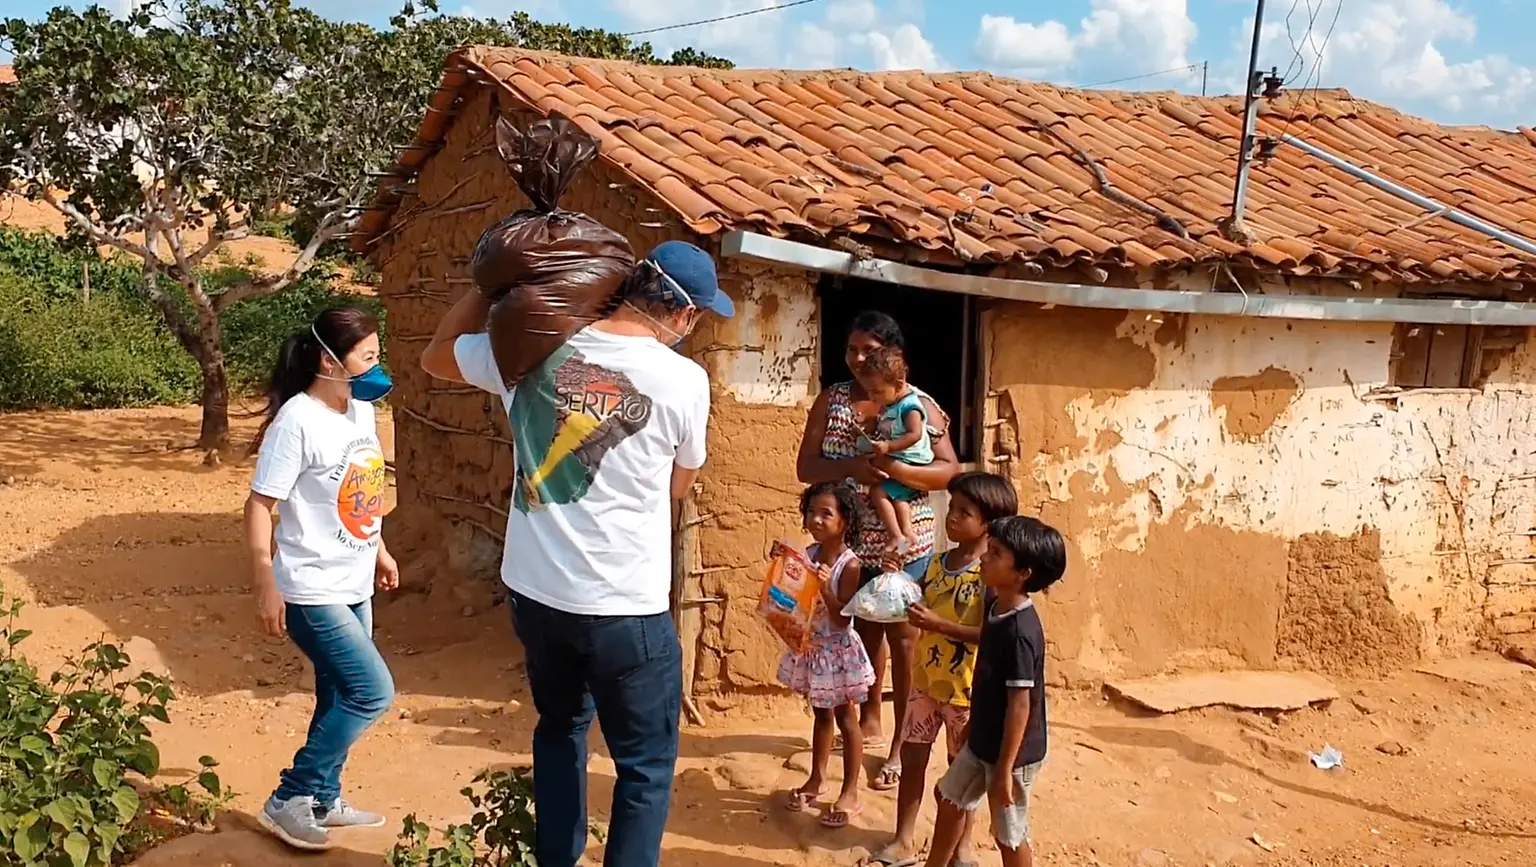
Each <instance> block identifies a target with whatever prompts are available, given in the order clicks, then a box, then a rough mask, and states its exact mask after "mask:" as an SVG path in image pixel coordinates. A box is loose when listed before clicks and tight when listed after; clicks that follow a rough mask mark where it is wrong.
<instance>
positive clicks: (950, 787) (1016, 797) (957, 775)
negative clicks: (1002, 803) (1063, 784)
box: [938, 747, 1045, 849]
mask: <svg viewBox="0 0 1536 867" xmlns="http://www.w3.org/2000/svg"><path fill="white" fill-rule="evenodd" d="M1043 764H1045V763H1044V762H1043V761H1042V762H1036V763H1034V764H1032V765H1025V766H1024V767H1022V768H1014V769H1013V804H1012V805H1011V806H1008V807H1004V808H1003V809H1000V810H999V809H993V810H992V836H993V837H994V838H996V840H997V844H998V845H999V846H1002V847H1004V848H1006V849H1017V848H1019V847H1020V846H1023V845H1024V844H1025V843H1028V842H1029V792H1030V789H1032V788H1034V785H1035V775H1036V774H1038V773H1040V766H1041V765H1043ZM995 772H996V768H995V767H994V766H993V765H991V764H989V763H987V762H984V761H982V760H981V759H978V758H976V754H975V753H973V752H971V748H970V747H966V748H965V749H963V750H961V751H960V755H958V756H955V760H954V761H953V762H951V763H950V765H949V771H948V772H947V773H945V774H944V777H943V779H941V780H939V786H938V789H939V797H941V798H943V799H944V800H946V801H948V802H950V803H951V804H954V805H955V806H957V807H959V808H960V809H962V810H965V811H966V812H968V813H969V812H972V811H974V810H976V809H977V808H978V807H980V806H981V803H982V802H983V801H985V800H987V789H988V788H989V787H990V786H991V783H992V774H993V773H995Z"/></svg>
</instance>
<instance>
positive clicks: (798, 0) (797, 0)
mask: <svg viewBox="0 0 1536 867" xmlns="http://www.w3.org/2000/svg"><path fill="white" fill-rule="evenodd" d="M820 2H821V0H791V2H789V3H785V4H783V5H782V6H764V7H763V8H761V9H748V10H746V11H745V12H735V13H732V14H730V15H718V16H716V17H714V18H703V19H700V20H698V21H685V22H683V23H682V24H668V25H666V26H665V27H652V28H649V29H647V30H636V31H634V32H633V33H624V34H620V35H622V36H626V37H630V36H649V35H650V34H652V33H663V32H666V31H668V30H682V29H683V28H685V27H699V26H701V25H704V24H716V23H718V22H721V21H732V20H734V19H737V18H746V17H747V16H749V15H761V14H763V13H764V12H779V11H782V10H784V9H792V8H794V7H796V6H805V5H806V4H808V3H820Z"/></svg>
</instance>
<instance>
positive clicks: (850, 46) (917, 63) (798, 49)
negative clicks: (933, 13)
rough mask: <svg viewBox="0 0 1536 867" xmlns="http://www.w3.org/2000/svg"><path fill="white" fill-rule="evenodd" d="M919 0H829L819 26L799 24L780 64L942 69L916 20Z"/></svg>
mask: <svg viewBox="0 0 1536 867" xmlns="http://www.w3.org/2000/svg"><path fill="white" fill-rule="evenodd" d="M921 12H922V3H921V0H894V2H893V5H891V6H880V5H877V4H876V0H832V2H831V3H829V4H828V5H827V7H826V13H825V14H824V15H823V17H822V20H821V21H820V22H805V23H802V24H801V25H800V26H799V27H798V28H797V30H796V32H795V38H794V44H793V45H792V47H791V48H790V50H789V51H788V53H787V55H786V57H785V59H784V61H783V62H784V63H786V64H787V65H788V66H789V67H791V68H795V69H828V68H832V67H839V66H852V67H856V68H859V69H877V70H891V69H930V70H937V69H944V68H945V65H944V60H943V58H942V57H940V56H939V52H938V49H937V48H935V47H934V45H933V42H931V41H930V40H929V39H928V38H927V37H926V36H924V35H923V31H922V29H921V27H919V26H918V23H917V21H915V20H912V19H913V17H914V16H917V15H920V14H921Z"/></svg>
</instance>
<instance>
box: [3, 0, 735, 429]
mask: <svg viewBox="0 0 1536 867" xmlns="http://www.w3.org/2000/svg"><path fill="white" fill-rule="evenodd" d="M0 43H3V44H4V47H6V48H8V49H9V50H10V51H11V52H12V53H13V54H14V60H13V63H14V66H15V71H16V75H17V79H18V80H17V82H16V84H14V85H12V86H9V87H6V88H4V92H3V93H0V184H3V185H5V186H6V187H8V188H9V189H11V190H12V191H13V192H19V193H20V194H22V195H25V196H27V197H29V198H32V199H36V200H40V201H43V202H46V203H47V204H48V205H50V206H52V207H53V208H55V209H57V210H58V211H59V212H60V213H61V214H63V215H64V216H65V218H66V220H67V223H68V225H69V229H70V232H71V233H72V235H73V236H74V237H75V238H76V239H77V240H79V241H81V242H88V243H91V244H96V245H104V246H107V247H111V248H114V249H116V250H119V251H122V252H125V253H128V254H131V255H132V256H134V257H137V259H138V261H139V262H141V263H142V266H143V267H142V275H141V281H140V283H141V288H142V291H143V292H144V293H145V294H146V295H147V297H148V298H149V299H150V300H151V301H152V302H153V303H154V305H155V307H156V309H158V310H159V312H160V315H161V316H162V317H163V318H164V320H165V323H166V325H167V326H168V327H169V329H170V330H171V332H172V333H173V334H175V336H176V338H177V340H178V341H179V342H180V344H181V345H182V347H183V348H184V349H185V350H186V351H187V352H188V353H189V354H191V356H192V357H193V358H194V359H196V361H197V363H198V367H199V369H200V371H201V376H202V401H201V403H202V409H203V417H202V429H201V432H200V435H199V437H198V444H199V445H200V446H202V447H204V448H209V449H212V448H219V447H222V446H224V445H225V444H227V442H228V439H229V377H228V374H227V372H226V367H225V358H224V353H223V350H222V348H221V335H220V329H221V321H222V317H223V316H224V314H225V313H226V312H227V311H229V309H230V308H231V307H233V306H235V305H236V304H239V303H240V302H242V301H245V300H247V299H250V298H253V297H259V296H263V295H270V294H272V293H275V292H280V291H282V290H284V289H286V288H287V287H289V286H292V285H293V284H295V283H296V282H298V281H299V280H300V279H301V278H302V277H303V275H304V274H305V272H306V271H308V270H309V269H310V268H311V267H312V266H313V265H314V263H315V262H316V260H317V258H318V257H319V256H320V255H321V252H322V250H323V249H325V248H326V247H327V245H332V246H334V245H335V243H336V242H338V241H340V240H341V239H343V238H345V237H346V236H348V235H349V234H350V233H351V232H352V231H353V230H354V228H355V226H356V224H357V219H358V217H359V216H360V215H361V213H362V210H363V209H364V208H366V207H367V205H368V203H369V201H370V199H371V198H372V194H373V181H372V180H371V177H372V176H371V175H370V172H377V171H379V170H381V169H383V168H384V167H386V166H387V165H388V164H389V163H390V162H392V155H393V148H394V147H396V146H397V145H401V144H403V143H406V142H409V141H410V140H411V138H412V136H413V134H414V132H415V129H416V126H417V124H418V123H419V122H420V119H421V116H422V112H423V111H424V110H425V105H426V102H427V99H428V98H429V96H430V95H431V93H432V91H433V89H434V88H435V87H436V86H437V83H438V80H439V78H440V76H441V69H442V63H443V59H444V57H445V56H446V55H447V53H448V52H450V51H452V50H453V49H454V48H457V47H458V46H460V45H464V44H467V43H488V44H498V45H507V46H514V47H524V48H534V49H544V50H550V51H557V52H561V53H566V54H577V55H583V56H591V57H603V58H617V59H624V60H632V61H636V62H641V63H662V62H677V63H690V64H694V65H710V66H729V65H730V64H729V62H728V61H725V60H722V59H720V58H716V57H711V56H709V55H705V54H701V53H699V52H696V51H693V50H692V49H685V50H683V51H679V52H677V53H675V54H674V55H673V56H672V58H671V59H670V61H663V60H662V59H660V58H657V57H656V56H655V55H654V54H653V53H652V50H651V47H650V45H649V44H647V43H639V44H636V43H631V42H630V41H629V39H627V38H626V37H623V36H620V35H616V34H612V33H608V32H606V31H602V30H596V29H591V28H571V27H569V26H566V25H555V24H544V23H541V22H538V21H534V20H533V19H532V18H529V17H528V16H527V15H524V14H521V13H519V14H517V15H513V16H512V17H510V18H508V19H505V20H500V21H494V20H484V19H471V18H463V17H454V16H443V15H439V14H437V6H436V2H435V0H425V2H424V4H423V5H422V7H421V8H420V9H418V8H416V7H413V6H411V5H409V4H408V5H407V6H406V7H405V9H404V10H402V12H401V13H400V14H399V15H397V16H395V18H394V19H393V20H392V22H391V27H390V28H388V29H386V30H382V31H380V30H375V29H374V28H372V27H370V26H368V25H364V24H355V23H340V22H333V21H328V20H326V19H324V18H321V17H319V16H318V15H316V14H314V13H313V12H311V11H309V10H307V9H305V8H303V7H298V6H294V5H293V3H292V2H291V0H148V2H146V3H143V4H141V5H139V6H137V7H136V8H135V9H134V11H133V12H132V13H131V14H129V15H127V16H122V17H119V16H114V15H113V14H112V13H110V12H108V11H107V10H105V9H103V8H101V7H99V6H92V7H90V8H88V9H86V10H84V11H75V10H72V9H69V8H67V7H59V8H55V9H54V10H53V11H51V12H50V13H48V15H47V17H46V18H44V19H42V20H40V21H26V20H22V19H15V18H13V19H10V20H7V21H5V22H4V24H3V30H0ZM279 206H288V207H292V208H293V209H294V210H295V212H296V214H295V224H296V225H298V226H302V227H303V228H304V232H303V236H302V238H301V240H302V242H303V248H302V249H301V250H300V251H299V253H298V254H297V255H295V256H294V258H293V259H292V260H291V261H289V262H287V263H280V265H281V267H279V268H278V270H275V271H266V272H261V273H256V274H253V275H251V276H250V278H249V279H247V280H244V281H242V282H236V283H234V284H232V285H218V284H217V283H215V282H211V281H209V280H208V279H207V277H206V268H205V263H207V260H208V257H209V256H210V255H212V254H213V253H214V252H215V251H216V250H217V249H218V248H219V247H220V246H221V245H222V244H224V243H226V242H229V241H233V240H237V239H239V238H242V237H245V236H246V235H248V234H250V232H251V225H250V223H249V222H247V220H248V218H254V217H257V216H260V215H265V214H269V213H272V212H273V211H275V210H276V209H277V208H278V207H279Z"/></svg>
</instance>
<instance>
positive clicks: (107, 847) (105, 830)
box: [96, 825, 123, 862]
mask: <svg viewBox="0 0 1536 867" xmlns="http://www.w3.org/2000/svg"><path fill="white" fill-rule="evenodd" d="M96 836H97V837H98V838H100V839H101V848H102V849H103V850H104V851H106V852H107V853H111V852H112V851H113V850H115V849H116V848H117V841H118V839H119V838H120V837H122V836H123V829H122V828H119V827H118V826H116V825H98V826H96ZM102 860H103V861H107V862H110V861H111V860H112V856H111V855H110V854H107V855H103V856H102Z"/></svg>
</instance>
